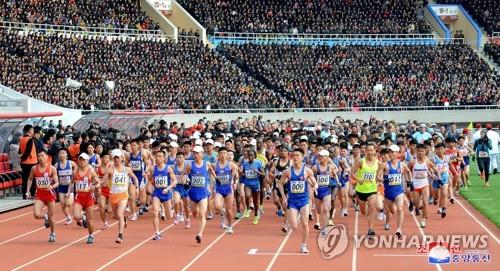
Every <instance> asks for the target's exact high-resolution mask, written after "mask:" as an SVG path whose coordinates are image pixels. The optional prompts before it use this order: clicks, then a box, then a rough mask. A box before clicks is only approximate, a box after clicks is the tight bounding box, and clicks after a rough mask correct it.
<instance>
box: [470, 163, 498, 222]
mask: <svg viewBox="0 0 500 271" xmlns="http://www.w3.org/2000/svg"><path fill="white" fill-rule="evenodd" d="M471 163H472V164H471V166H470V169H471V170H470V172H471V173H470V178H471V183H472V187H468V188H467V190H465V189H463V188H462V189H461V191H460V194H461V195H462V196H463V197H464V198H465V199H467V201H468V202H470V204H472V205H473V206H474V207H475V208H476V209H478V210H479V211H480V212H481V213H482V214H483V215H485V216H486V217H487V218H488V219H489V220H490V221H492V222H493V223H495V225H496V226H497V227H499V228H500V208H498V206H497V205H498V202H499V200H500V182H499V181H500V174H499V173H497V174H496V175H490V180H489V183H490V187H484V186H483V184H484V181H483V180H481V178H480V177H479V176H478V175H477V167H476V164H475V162H472V161H471Z"/></svg>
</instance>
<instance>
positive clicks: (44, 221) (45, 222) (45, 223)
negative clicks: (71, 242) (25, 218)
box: [43, 214, 50, 228]
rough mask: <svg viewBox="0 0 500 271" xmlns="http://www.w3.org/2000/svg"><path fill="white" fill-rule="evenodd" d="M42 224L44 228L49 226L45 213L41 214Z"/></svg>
mask: <svg viewBox="0 0 500 271" xmlns="http://www.w3.org/2000/svg"><path fill="white" fill-rule="evenodd" d="M43 225H44V226H45V228H49V227H50V224H49V216H48V215H47V214H44V215H43Z"/></svg>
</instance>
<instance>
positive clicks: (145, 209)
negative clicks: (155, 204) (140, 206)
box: [144, 204, 149, 213]
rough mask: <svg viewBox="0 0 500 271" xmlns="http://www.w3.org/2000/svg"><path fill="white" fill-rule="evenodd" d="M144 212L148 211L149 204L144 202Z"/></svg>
mask: <svg viewBox="0 0 500 271" xmlns="http://www.w3.org/2000/svg"><path fill="white" fill-rule="evenodd" d="M144 212H145V213H147V212H149V205H147V204H146V205H145V206H144Z"/></svg>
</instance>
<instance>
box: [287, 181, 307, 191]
mask: <svg viewBox="0 0 500 271" xmlns="http://www.w3.org/2000/svg"><path fill="white" fill-rule="evenodd" d="M290 190H291V192H292V193H294V194H298V193H304V191H305V190H306V182H304V181H290Z"/></svg>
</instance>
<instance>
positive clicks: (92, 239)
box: [87, 235, 94, 244]
mask: <svg viewBox="0 0 500 271" xmlns="http://www.w3.org/2000/svg"><path fill="white" fill-rule="evenodd" d="M93 243H94V236H93V235H89V237H88V238H87V244H93Z"/></svg>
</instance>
